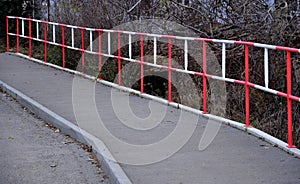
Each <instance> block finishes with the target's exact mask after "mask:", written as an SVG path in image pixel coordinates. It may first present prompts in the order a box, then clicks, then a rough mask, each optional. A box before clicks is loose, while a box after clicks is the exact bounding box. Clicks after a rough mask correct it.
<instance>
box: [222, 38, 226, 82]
mask: <svg viewBox="0 0 300 184" xmlns="http://www.w3.org/2000/svg"><path fill="white" fill-rule="evenodd" d="M222 77H223V78H225V77H226V47H225V43H222Z"/></svg>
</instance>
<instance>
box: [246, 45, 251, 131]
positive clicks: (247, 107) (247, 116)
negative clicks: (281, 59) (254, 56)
mask: <svg viewBox="0 0 300 184" xmlns="http://www.w3.org/2000/svg"><path fill="white" fill-rule="evenodd" d="M249 91H250V89H249V46H248V45H245V106H246V107H245V109H246V112H245V114H246V120H245V121H246V122H245V124H246V127H249V126H250V94H249Z"/></svg>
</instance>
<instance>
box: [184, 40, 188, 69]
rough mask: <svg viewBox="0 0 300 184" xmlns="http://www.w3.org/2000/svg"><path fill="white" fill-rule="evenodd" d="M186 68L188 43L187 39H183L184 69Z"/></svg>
mask: <svg viewBox="0 0 300 184" xmlns="http://www.w3.org/2000/svg"><path fill="white" fill-rule="evenodd" d="M187 69H188V43H187V40H184V70H185V71H187Z"/></svg>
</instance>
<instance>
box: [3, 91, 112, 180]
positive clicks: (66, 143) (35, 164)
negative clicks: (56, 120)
mask: <svg viewBox="0 0 300 184" xmlns="http://www.w3.org/2000/svg"><path fill="white" fill-rule="evenodd" d="M84 148H86V147H84V146H83V145H81V144H79V143H77V142H76V141H74V140H73V139H72V138H70V137H68V136H66V135H64V134H62V133H61V132H59V131H58V130H57V129H56V128H55V127H51V125H49V124H47V123H45V122H43V121H42V120H40V119H37V118H36V117H34V116H33V115H31V114H29V113H28V112H27V111H26V109H24V108H22V107H21V106H20V105H19V104H18V103H17V102H15V101H14V100H13V99H12V98H11V97H9V96H7V95H6V94H3V93H1V92H0V184H27V183H28V184H35V183H36V184H48V183H51V184H62V183H63V184H68V183H70V184H71V183H72V184H76V183H78V184H79V183H80V184H82V183H84V184H88V183H90V184H92V183H109V179H108V178H107V176H106V175H105V174H104V173H103V172H102V170H101V167H100V166H99V165H98V162H97V160H94V157H93V155H92V154H91V153H90V152H88V149H84Z"/></svg>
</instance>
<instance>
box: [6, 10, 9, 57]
mask: <svg viewBox="0 0 300 184" xmlns="http://www.w3.org/2000/svg"><path fill="white" fill-rule="evenodd" d="M8 33H9V32H8V16H6V52H9V35H8Z"/></svg>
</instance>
